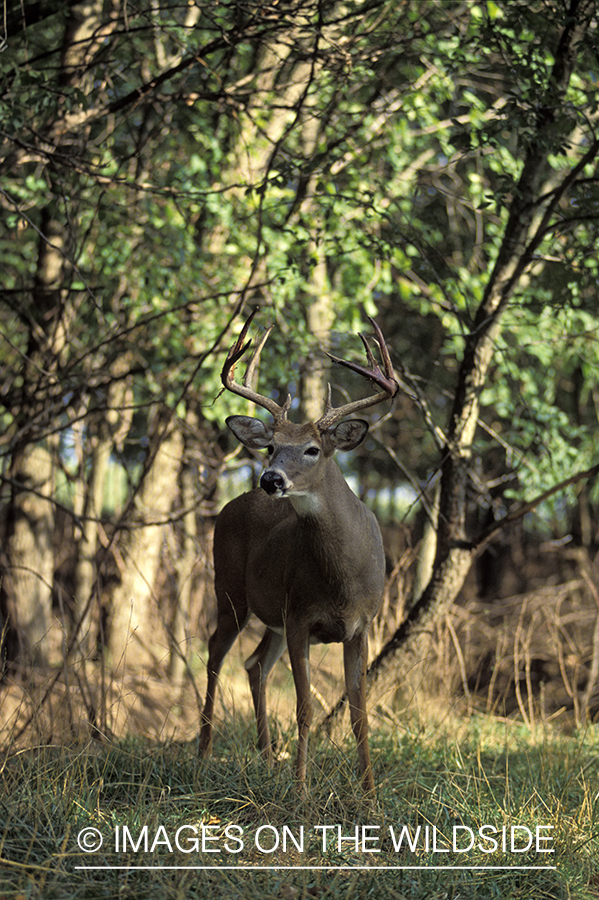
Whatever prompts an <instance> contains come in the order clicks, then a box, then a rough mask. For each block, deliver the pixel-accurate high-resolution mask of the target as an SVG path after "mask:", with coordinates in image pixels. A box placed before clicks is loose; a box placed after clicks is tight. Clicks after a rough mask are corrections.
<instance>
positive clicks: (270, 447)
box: [266, 444, 275, 456]
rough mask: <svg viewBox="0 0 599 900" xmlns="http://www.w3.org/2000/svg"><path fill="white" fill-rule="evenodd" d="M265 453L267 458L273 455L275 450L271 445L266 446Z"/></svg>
mask: <svg viewBox="0 0 599 900" xmlns="http://www.w3.org/2000/svg"><path fill="white" fill-rule="evenodd" d="M266 452H267V453H268V455H269V456H272V455H273V453H274V452H275V448H274V447H273V445H272V444H269V445H268V447H267V448H266Z"/></svg>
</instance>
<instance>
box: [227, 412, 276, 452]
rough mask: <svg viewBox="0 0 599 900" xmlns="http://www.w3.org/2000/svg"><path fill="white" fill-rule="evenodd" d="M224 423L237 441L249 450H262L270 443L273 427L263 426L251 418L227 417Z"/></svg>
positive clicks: (258, 420)
mask: <svg viewBox="0 0 599 900" xmlns="http://www.w3.org/2000/svg"><path fill="white" fill-rule="evenodd" d="M226 423H227V425H228V427H229V428H230V429H231V431H232V432H233V434H234V435H235V437H236V438H237V440H238V441H241V443H242V444H243V445H244V447H249V448H250V450H263V449H264V447H267V446H268V445H269V444H270V442H271V441H272V436H273V434H274V428H273V426H272V425H265V424H264V422H262V421H261V420H260V419H254V418H252V416H229V418H228V419H226Z"/></svg>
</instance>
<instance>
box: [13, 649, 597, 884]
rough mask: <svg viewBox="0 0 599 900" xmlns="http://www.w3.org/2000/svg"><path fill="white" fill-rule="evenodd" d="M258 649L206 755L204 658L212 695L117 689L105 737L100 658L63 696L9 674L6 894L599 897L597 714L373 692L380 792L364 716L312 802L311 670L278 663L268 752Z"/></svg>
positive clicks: (332, 750)
mask: <svg viewBox="0 0 599 900" xmlns="http://www.w3.org/2000/svg"><path fill="white" fill-rule="evenodd" d="M248 645H249V648H250V649H251V646H252V639H251V636H250V638H249V641H248ZM314 649H316V648H314ZM327 649H330V648H323V650H324V654H323V656H322V659H319V660H315V664H314V667H313V668H314V673H313V674H314V680H315V682H316V684H317V689H318V691H319V693H320V694H321V697H322V701H323V704H324V705H325V706H326V705H327V704H329V703H330V702H331V701H332V700H334V699H335V698H336V696H338V692H339V680H338V679H339V676H340V675H341V663H340V659H339V656H338V653H337V651H338V648H335V650H334V651H333V652H332V653H331V655H328V654H327V652H326V650H327ZM247 652H248V646H241V647H240V648H236V649H234V650H233V651H231V654H230V657H229V659H228V660H227V663H226V666H225V671H224V673H223V690H222V692H221V698H222V699H221V703H220V704H219V707H218V710H217V716H216V722H215V724H216V732H215V742H214V753H213V755H212V757H211V758H210V759H208V760H199V759H198V757H197V752H196V750H197V740H196V738H197V728H198V709H199V708H200V705H199V703H200V701H198V699H197V695H200V697H201V693H202V690H203V682H202V678H201V675H200V669H201V666H198V673H199V674H198V684H197V685H196V686H195V687H196V690H197V695H196V690H194V689H193V688H192V687H186V689H185V691H184V694H183V696H182V697H179V698H178V699H176V700H173V688H172V686H170V685H169V684H168V682H167V681H166V680H165V679H164V678H162V679H160V678H158V677H157V676H156V675H152V676H147V677H146V678H140V677H139V676H138V677H137V678H134V677H133V676H130V677H129V678H127V679H124V678H121V680H120V681H119V682H118V683H116V684H110V685H108V687H107V688H106V689H105V690H104V697H105V701H106V703H107V709H108V713H109V714H108V715H105V716H104V718H105V719H106V721H109V722H110V733H109V734H106V735H104V736H103V738H102V739H90V736H89V726H87V733H86V728H85V727H84V726H83V724H82V723H83V721H84V719H85V715H86V713H85V710H83V709H80V711H79V712H80V722H79V726H80V727H78V726H77V721H76V718H75V711H76V704H75V702H74V699H73V698H74V697H76V696H79V697H84V696H85V697H87V700H88V701H89V702H90V703H91V701H90V698H91V697H92V695H93V694H94V691H97V690H99V687H98V684H97V680H96V681H95V682H94V679H93V678H92V677H90V675H89V672H88V673H87V674H86V677H87V681H84V680H83V678H82V676H81V673H79V676H78V677H75V673H73V672H71V673H70V675H67V674H65V673H63V676H62V681H59V680H57V681H56V683H55V685H54V695H53V692H52V691H51V692H50V694H48V696H47V697H46V698H45V699H44V698H43V690H44V684H43V679H42V678H40V683H39V684H37V683H36V682H35V680H30V682H29V686H28V687H27V688H26V686H25V683H24V682H23V681H22V680H21V684H20V694H19V691H18V690H17V688H18V687H19V683H18V681H17V680H16V679H15V680H14V681H13V683H12V684H9V685H8V686H7V687H6V688H5V689H4V695H3V697H0V717H1V718H2V722H3V724H4V731H3V737H4V741H3V751H2V755H1V756H0V772H1V777H2V781H3V791H2V794H1V799H0V898H9V897H10V898H19V900H21V898H23V900H24V898H32V900H37V898H40V900H41V898H44V900H46V898H49V900H52V898H61V900H69V898H73V900H74V898H88V897H89V898H112V897H114V898H117V897H118V898H132V900H133V898H136V900H139V898H142V900H145V898H147V900H153V898H160V900H162V898H165V900H170V898H173V900H174V898H177V900H178V898H183V897H185V898H204V897H210V898H221V897H222V898H223V900H224V898H227V900H237V898H239V900H251V898H260V900H271V898H272V900H275V898H276V900H295V898H298V900H299V898H314V897H316V898H333V897H334V898H348V900H349V898H350V897H352V898H354V897H357V898H362V897H364V898H366V897H375V898H378V897H382V896H385V895H387V896H388V897H389V898H390V900H392V898H420V897H423V898H424V897H426V898H455V900H457V898H458V897H464V898H469V900H479V898H480V900H482V898H485V900H486V898H489V900H490V898H495V897H501V898H512V897H513V898H539V900H541V898H543V900H546V898H556V900H557V898H583V900H591V898H596V897H598V896H599V862H598V859H599V827H598V821H597V819H598V814H599V736H597V734H596V729H595V728H594V727H589V728H587V729H584V730H571V731H570V733H565V732H564V731H563V730H559V729H558V727H557V726H556V725H555V723H547V722H539V723H538V724H537V725H536V726H535V727H534V728H532V729H531V728H528V727H526V726H525V725H524V724H522V723H521V722H520V721H518V720H515V719H514V720H511V719H505V718H500V717H497V716H490V715H482V714H477V713H474V714H471V715H469V716H464V715H462V714H461V710H462V709H463V707H462V706H461V704H460V703H459V701H456V702H455V703H452V702H450V701H449V700H447V699H445V700H443V701H439V700H436V701H431V700H428V701H427V700H425V699H423V698H422V697H420V698H417V699H414V700H413V702H412V703H411V704H410V706H409V708H406V709H402V710H396V711H393V710H392V709H391V708H390V707H389V706H388V705H385V704H383V703H381V702H378V700H377V701H373V700H371V704H370V706H371V720H372V721H371V724H372V735H371V749H372V756H373V765H374V772H375V780H376V784H377V793H376V799H375V800H370V801H369V800H367V799H365V798H364V796H363V794H362V791H361V787H360V781H359V777H358V774H357V771H356V753H355V745H354V741H353V738H352V735H351V732H350V729H349V724H348V722H347V717H344V718H343V720H342V722H340V723H339V725H338V726H337V727H336V729H335V732H334V735H333V736H332V737H330V736H327V735H325V734H323V733H322V732H316V733H315V734H314V735H313V739H312V741H311V746H310V761H309V776H308V777H309V781H308V790H307V792H306V794H305V795H304V796H301V795H300V794H299V792H298V789H297V786H296V785H295V784H294V781H293V757H294V753H295V725H294V721H293V719H294V713H293V709H294V703H295V698H294V693H293V685H292V679H291V676H290V674H289V671H288V669H287V668H286V667H285V666H278V667H277V668H278V672H277V673H276V675H275V677H274V679H273V685H272V686H271V690H270V710H271V714H272V715H271V718H272V722H273V735H274V738H275V741H276V757H277V761H276V763H275V764H274V765H273V766H272V767H270V766H268V765H267V764H266V763H264V762H263V761H262V760H261V758H260V757H259V755H258V754H257V752H256V750H255V727H254V723H253V715H252V714H251V711H250V704H249V695H248V691H247V687H246V676H245V672H244V670H243V665H242V660H243V658H245V656H246V655H247ZM96 674H97V673H96ZM48 685H49V681H48V678H47V677H46V682H45V689H46V690H47V689H48ZM94 696H99V695H97V694H96V695H94ZM19 697H20V703H21V706H20V707H19V706H18V703H17V700H18V699H19ZM61 698H62V699H61ZM65 698H70V700H69V702H67V701H66V699H65ZM379 699H380V698H379ZM42 700H43V702H41V701H42ZM95 702H96V700H94V701H93V703H95ZM93 703H92V704H91V705H92V706H93ZM84 705H85V704H84ZM89 708H90V707H89V705H88V707H87V710H88V711H89ZM98 716H100V714H99V713H98ZM317 717H318V716H317ZM11 729H12V731H11ZM19 732H20V734H19ZM97 737H100V735H97Z"/></svg>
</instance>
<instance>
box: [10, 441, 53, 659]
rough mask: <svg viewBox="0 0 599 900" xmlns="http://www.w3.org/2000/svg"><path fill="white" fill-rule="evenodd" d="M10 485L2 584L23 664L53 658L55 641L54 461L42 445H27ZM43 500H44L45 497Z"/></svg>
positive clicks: (17, 462)
mask: <svg viewBox="0 0 599 900" xmlns="http://www.w3.org/2000/svg"><path fill="white" fill-rule="evenodd" d="M12 478H13V489H12V497H11V504H10V512H9V534H8V540H7V556H8V561H9V562H8V573H7V578H6V579H5V588H6V591H7V596H8V609H9V619H10V620H12V624H13V625H14V626H16V631H17V637H18V643H19V650H20V652H19V658H20V660H21V661H22V662H24V663H34V664H40V665H43V664H46V663H48V662H55V661H56V659H55V657H56V650H57V644H58V646H59V645H60V635H58V640H55V639H50V636H51V633H53V637H56V632H55V630H54V629H52V624H53V617H52V582H53V579H54V548H53V544H52V542H53V536H54V505H53V503H52V494H53V484H54V461H53V458H52V454H51V452H50V451H49V450H48V449H47V448H46V447H42V446H41V445H37V446H36V445H28V446H27V447H25V449H24V451H23V453H22V454H21V455H20V456H19V457H17V458H14V460H13V472H12ZM46 498H47V499H46Z"/></svg>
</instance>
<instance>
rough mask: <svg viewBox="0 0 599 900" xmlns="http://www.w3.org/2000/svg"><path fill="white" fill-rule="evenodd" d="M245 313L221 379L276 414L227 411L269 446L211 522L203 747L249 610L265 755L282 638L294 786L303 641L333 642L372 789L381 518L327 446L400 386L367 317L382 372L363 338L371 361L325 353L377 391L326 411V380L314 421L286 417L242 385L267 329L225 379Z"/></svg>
mask: <svg viewBox="0 0 599 900" xmlns="http://www.w3.org/2000/svg"><path fill="white" fill-rule="evenodd" d="M253 315H254V314H253V313H252V315H251V316H250V318H249V319H248V321H247V322H246V324H245V326H244V328H243V331H242V332H241V335H240V336H239V339H238V340H237V342H236V343H235V345H234V346H233V347H232V348H231V349H230V351H229V354H228V356H227V359H226V362H225V365H224V367H223V370H222V373H221V378H222V381H223V384H224V386H225V387H226V388H227V389H228V390H229V391H232V392H233V393H235V394H238V395H239V396H241V397H245V398H246V399H248V400H251V401H252V402H253V403H255V404H257V405H258V406H261V407H263V408H264V409H266V410H267V411H268V412H269V413H270V414H271V415H272V417H273V419H274V422H273V424H272V425H267V424H264V423H263V422H262V421H260V420H259V419H255V418H250V417H249V416H230V417H229V418H228V419H227V425H228V426H229V428H230V429H231V431H232V432H233V434H234V435H235V436H236V437H237V438H238V440H239V441H241V443H242V444H244V445H245V446H246V447H249V448H250V449H252V450H254V449H263V448H266V450H267V452H268V468H267V469H266V471H265V472H264V473H263V475H262V477H261V479H260V487H259V488H256V490H253V491H250V492H249V493H246V494H242V495H241V496H240V497H237V498H236V499H235V500H232V501H231V502H230V503H228V504H227V505H226V506H225V507H224V509H223V510H222V512H221V513H220V515H219V516H218V518H217V521H216V528H215V532H214V569H215V590H216V596H217V603H218V618H217V626H216V630H215V632H214V634H213V635H212V637H211V638H210V642H209V657H208V686H207V690H206V702H205V704H204V709H203V712H202V727H201V731H200V742H199V747H200V752H201V753H208V752H209V751H210V746H211V740H212V716H213V711H214V699H215V693H216V686H217V681H218V673H219V670H220V668H221V665H222V662H223V659H224V657H225V655H226V654H227V652H228V651H229V649H230V648H231V646H232V644H233V642H234V641H235V638H236V637H237V635H238V634H239V633H240V632H241V630H242V629H243V628H244V626H245V625H246V623H247V621H248V619H249V617H250V613H255V615H256V616H257V617H258V618H259V619H260V620H261V621H262V622H263V623H264V625H266V632H265V634H264V637H263V638H262V640H261V642H260V644H259V645H258V647H257V648H256V650H255V651H254V653H253V654H252V655H251V656H250V658H249V659H248V660H247V662H246V664H245V667H246V669H247V672H248V676H249V682H250V688H251V692H252V698H253V701H254V709H255V712H256V723H257V726H258V745H259V747H260V750H261V752H262V754H263V755H264V756H265V757H267V758H270V757H271V753H272V750H271V741H270V734H269V728H268V720H267V715H266V696H265V691H266V682H267V679H268V676H269V673H270V671H271V669H272V667H273V666H274V664H275V663H276V661H277V660H278V658H279V657H280V656H281V654H282V653H283V651H284V649H285V646H287V649H288V651H289V659H290V661H291V669H292V672H293V679H294V682H295V690H296V695H297V727H298V749H297V766H296V775H297V779H298V781H299V782H300V784H301V785H302V786H303V784H304V782H305V777H306V759H307V749H308V732H309V729H310V723H311V720H312V702H311V697H310V675H309V645H310V643H330V642H333V641H341V642H343V659H344V668H345V684H346V690H347V696H348V700H349V707H350V714H351V721H352V727H353V731H354V734H355V737H356V741H357V745H358V757H359V762H360V769H361V773H362V783H363V786H364V789H365V791H366V792H368V793H372V792H374V779H373V775H372V768H371V765H370V754H369V750H368V719H367V713H366V682H365V676H366V665H367V658H368V629H369V626H370V623H371V622H372V619H373V617H374V616H375V614H376V612H377V610H378V608H379V606H380V602H381V597H382V593H383V586H384V578H385V557H384V553H383V543H382V539H381V533H380V530H379V526H378V523H377V521H376V519H375V517H374V515H373V514H372V512H370V510H369V509H367V508H366V506H365V505H364V504H363V503H362V501H361V500H359V499H358V498H357V497H356V496H355V494H354V493H353V492H352V491H351V490H350V488H349V486H348V484H347V482H346V481H345V479H344V478H343V476H342V474H341V471H340V470H339V467H338V466H337V464H336V463H335V462H334V460H333V453H334V451H335V450H353V449H354V447H357V445H358V444H359V443H360V442H361V441H362V440H363V439H364V437H365V435H366V432H367V431H368V423H367V422H365V421H364V420H362V419H349V420H347V421H344V422H340V421H339V420H340V419H343V418H345V417H346V416H348V415H349V414H350V413H355V412H357V411H358V410H362V409H366V408H367V407H370V406H374V404H375V403H380V402H381V401H383V400H387V399H389V398H391V397H393V396H394V395H395V393H396V391H397V390H398V385H397V382H396V381H395V378H394V374H393V367H392V365H391V360H390V357H389V352H388V350H387V347H386V344H385V341H384V339H383V335H382V333H381V331H380V329H379V327H378V326H377V325H376V323H375V322H373V326H374V328H375V332H376V340H377V343H378V345H379V347H380V351H381V356H382V360H383V364H384V372H383V371H381V369H380V368H379V366H378V364H377V363H376V361H375V359H374V357H373V355H372V353H371V351H370V348H369V346H368V343H367V341H366V339H365V338H364V337H363V336H362V335H360V337H361V339H362V342H363V344H364V346H365V348H366V354H367V359H368V365H369V368H366V367H365V366H360V365H357V364H355V363H350V362H347V361H345V360H340V359H337V358H336V357H333V356H331V359H333V360H334V361H335V362H339V363H341V364H342V365H345V366H348V367H349V368H350V369H352V370H354V371H355V372H358V373H359V374H360V375H363V376H365V377H367V378H368V379H370V380H371V381H373V382H375V383H376V384H377V385H378V386H379V387H381V388H382V390H383V393H376V394H375V395H374V396H373V395H371V396H369V397H365V398H363V399H361V400H356V401H355V402H353V403H347V404H346V405H344V406H341V407H338V408H334V407H333V406H332V403H331V389H330V386H329V392H328V398H327V401H326V404H325V408H324V412H323V414H322V416H321V417H320V419H318V421H317V422H314V423H312V422H308V423H307V424H305V425H294V424H292V423H291V422H289V421H288V419H287V413H288V411H289V408H290V406H291V397H290V396H288V397H287V400H286V401H285V403H284V404H283V406H279V404H277V403H275V402H274V400H272V399H270V398H268V397H264V396H261V395H260V394H258V393H256V392H255V391H254V390H253V389H252V386H251V385H252V376H253V373H254V370H255V368H256V365H257V362H258V360H259V357H260V353H261V351H262V348H263V346H264V343H265V342H266V339H267V338H268V335H269V334H270V331H271V330H272V327H271V328H269V329H268V330H267V331H266V333H265V335H264V337H263V339H262V340H261V342H260V343H259V345H258V346H257V347H256V350H255V351H254V353H253V356H252V357H251V359H250V362H249V364H248V367H247V371H246V374H245V378H244V380H243V383H242V384H239V383H237V382H235V380H234V374H233V373H234V369H235V365H236V363H237V362H238V360H239V359H240V358H241V356H242V355H243V354H244V353H245V351H246V350H247V349H248V347H249V344H250V342H248V343H247V344H244V340H245V336H246V334H247V331H248V328H249V325H250V322H251V320H252V318H253ZM371 321H372V320H371ZM329 355H330V354H329ZM337 423H339V424H337Z"/></svg>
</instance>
